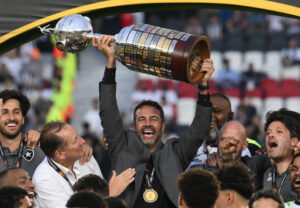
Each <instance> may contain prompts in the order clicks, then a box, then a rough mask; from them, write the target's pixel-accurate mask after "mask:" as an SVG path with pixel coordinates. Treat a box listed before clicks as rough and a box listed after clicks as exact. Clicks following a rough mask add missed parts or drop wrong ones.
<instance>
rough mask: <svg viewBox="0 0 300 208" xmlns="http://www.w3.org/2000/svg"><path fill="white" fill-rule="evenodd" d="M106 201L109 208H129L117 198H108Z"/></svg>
mask: <svg viewBox="0 0 300 208" xmlns="http://www.w3.org/2000/svg"><path fill="white" fill-rule="evenodd" d="M105 201H106V203H107V205H108V207H109V208H127V205H126V203H125V202H124V201H123V200H122V199H119V198H117V197H108V198H105Z"/></svg>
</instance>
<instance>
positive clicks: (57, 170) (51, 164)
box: [47, 158, 72, 189]
mask: <svg viewBox="0 0 300 208" xmlns="http://www.w3.org/2000/svg"><path fill="white" fill-rule="evenodd" d="M47 160H48V163H49V165H50V166H51V167H52V168H53V169H54V170H55V171H56V172H58V174H59V175H61V176H62V177H63V178H64V179H65V180H66V181H67V182H68V184H69V186H70V187H71V189H72V183H71V181H70V180H69V179H68V177H67V176H66V174H65V173H64V172H63V171H62V170H61V169H59V167H57V165H55V164H54V162H53V161H52V160H51V159H49V158H47Z"/></svg>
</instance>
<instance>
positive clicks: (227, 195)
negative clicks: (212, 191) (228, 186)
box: [225, 191, 234, 205]
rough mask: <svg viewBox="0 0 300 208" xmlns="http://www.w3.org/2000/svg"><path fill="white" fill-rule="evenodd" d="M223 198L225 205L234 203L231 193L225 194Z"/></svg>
mask: <svg viewBox="0 0 300 208" xmlns="http://www.w3.org/2000/svg"><path fill="white" fill-rule="evenodd" d="M225 197H226V203H227V204H228V205H230V204H233V203H234V194H233V192H232V191H227V192H226V193H225Z"/></svg>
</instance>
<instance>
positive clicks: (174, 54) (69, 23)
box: [40, 14, 210, 84]
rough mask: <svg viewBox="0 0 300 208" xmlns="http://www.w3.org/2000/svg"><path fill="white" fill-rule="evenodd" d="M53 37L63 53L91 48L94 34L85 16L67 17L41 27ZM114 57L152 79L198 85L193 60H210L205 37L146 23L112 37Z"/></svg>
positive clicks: (200, 75)
mask: <svg viewBox="0 0 300 208" xmlns="http://www.w3.org/2000/svg"><path fill="white" fill-rule="evenodd" d="M40 29H41V31H42V32H43V33H46V34H51V35H54V36H55V39H56V47H57V48H58V49H59V50H61V51H65V52H72V53H74V52H79V51H82V50H84V49H85V48H87V47H88V46H89V45H90V42H91V39H92V38H93V37H98V36H99V35H100V34H95V33H93V28H92V26H91V23H90V20H89V18H88V17H84V16H81V15H78V14H72V15H69V16H66V17H64V18H62V19H60V20H59V21H58V23H57V24H56V27H55V28H54V29H52V28H47V27H44V28H40ZM112 44H113V47H114V54H115V57H116V59H117V60H118V61H120V62H121V63H122V64H123V65H125V66H126V67H127V68H128V69H130V70H134V71H137V72H142V73H146V74H151V75H154V76H159V77H164V78H168V79H174V80H179V81H184V82H188V83H191V84H198V83H200V82H201V80H202V77H203V74H202V73H199V72H198V71H193V70H190V68H191V67H190V66H191V64H192V60H193V59H194V58H195V57H196V56H200V57H201V60H204V59H207V58H209V57H210V45H209V42H208V39H207V37H205V36H198V35H193V34H188V33H185V32H179V31H175V30H170V29H166V28H161V27H157V26H152V25H148V24H138V25H131V26H128V27H125V28H123V29H122V30H121V31H120V33H119V34H117V35H115V38H114V42H113V43H112Z"/></svg>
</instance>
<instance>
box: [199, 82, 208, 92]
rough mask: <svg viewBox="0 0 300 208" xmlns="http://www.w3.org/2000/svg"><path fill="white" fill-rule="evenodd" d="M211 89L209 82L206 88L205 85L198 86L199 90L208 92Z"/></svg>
mask: <svg viewBox="0 0 300 208" xmlns="http://www.w3.org/2000/svg"><path fill="white" fill-rule="evenodd" d="M209 88H210V84H209V82H207V85H206V86H203V85H201V84H199V85H198V89H199V90H201V91H202V90H208V89H209Z"/></svg>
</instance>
